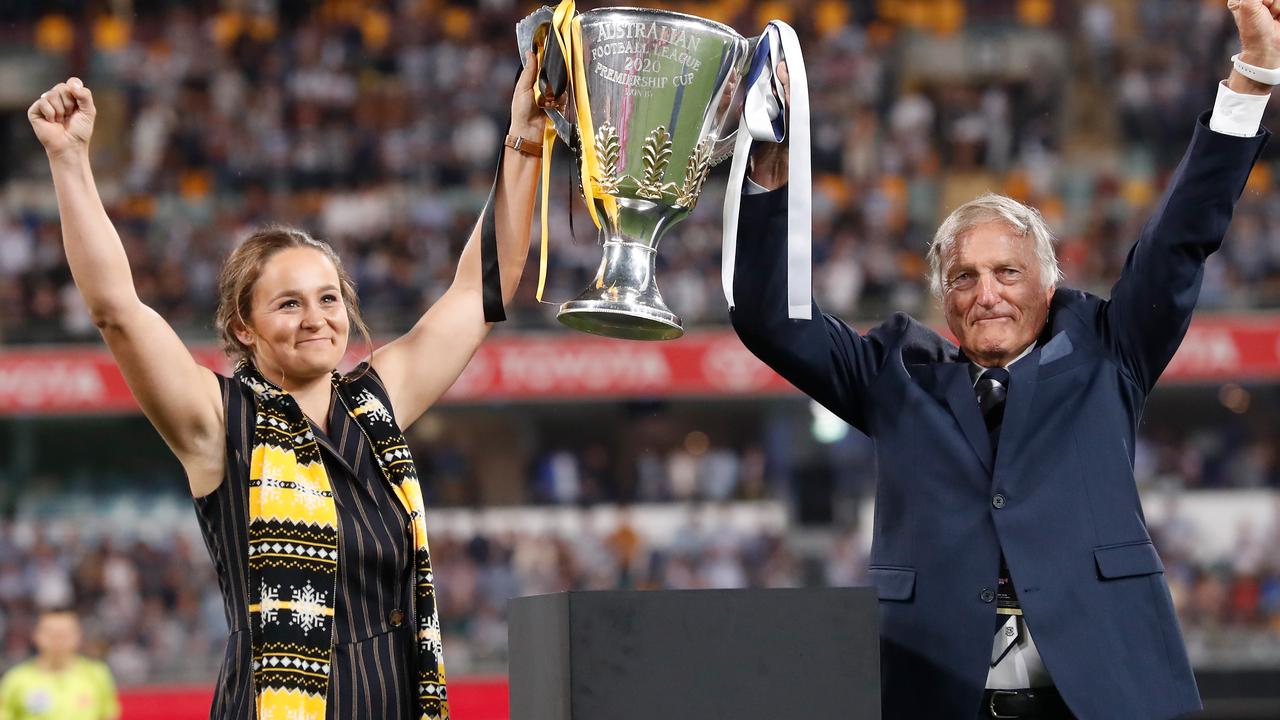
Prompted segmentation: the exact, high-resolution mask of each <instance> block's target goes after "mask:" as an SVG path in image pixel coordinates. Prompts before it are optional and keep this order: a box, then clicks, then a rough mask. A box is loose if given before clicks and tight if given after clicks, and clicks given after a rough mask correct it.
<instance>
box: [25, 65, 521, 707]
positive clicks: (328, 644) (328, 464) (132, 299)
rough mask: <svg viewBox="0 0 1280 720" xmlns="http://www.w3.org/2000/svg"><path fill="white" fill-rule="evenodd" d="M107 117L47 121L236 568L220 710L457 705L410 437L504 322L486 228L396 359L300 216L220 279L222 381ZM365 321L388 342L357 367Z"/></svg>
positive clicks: (131, 365) (217, 541)
mask: <svg viewBox="0 0 1280 720" xmlns="http://www.w3.org/2000/svg"><path fill="white" fill-rule="evenodd" d="M533 67H534V63H531V62H530V63H526V70H525V72H524V73H523V74H522V75H521V77H520V80H519V82H518V83H517V87H516V90H515V94H514V96H513V98H512V104H511V108H512V124H511V128H510V130H509V133H510V137H509V139H510V138H523V139H524V140H525V141H526V142H536V141H537V140H538V139H539V138H540V137H541V135H542V130H543V124H544V120H543V114H542V111H541V110H540V109H539V108H538V107H537V106H535V104H534V102H533V71H532V68H533ZM95 114H96V111H95V108H94V104H93V96H92V94H91V93H90V92H89V89H88V88H86V87H85V86H84V84H83V83H82V82H81V81H80V80H79V79H77V78H70V79H69V80H68V81H67V82H65V83H60V84H58V85H57V86H55V87H53V88H52V89H50V90H49V91H48V92H46V93H44V94H42V95H41V96H40V98H39V99H37V100H36V101H35V103H33V104H32V105H31V108H30V109H29V110H28V112H27V117H28V119H29V120H30V122H31V125H32V128H33V129H34V130H35V133H36V136H37V137H38V138H39V140H40V142H41V143H42V144H43V145H44V148H45V151H46V153H47V154H48V157H49V165H50V168H51V170H52V174H53V182H54V188H55V190H56V192H57V197H58V210H59V214H60V218H61V221H62V233H63V245H64V249H65V251H66V255H67V262H68V265H69V266H70V269H71V274H72V276H73V277H74V279H75V282H76V286H77V288H78V289H79V290H80V293H81V294H82V295H83V297H84V300H85V304H86V306H87V307H88V309H89V312H90V314H91V316H92V317H93V320H94V323H95V324H96V325H97V327H98V328H99V329H100V330H101V332H102V335H103V337H104V338H105V340H106V342H107V345H108V347H109V348H110V349H111V353H112V355H113V356H114V358H115V360H116V362H117V363H118V364H119V365H120V369H121V372H122V373H123V375H124V377H125V380H126V381H127V382H128V384H129V389H130V390H131V391H132V392H133V394H134V397H135V398H137V400H138V404H139V405H140V406H141V407H142V409H143V412H145V413H146V415H147V418H148V419H149V420H151V422H152V424H154V425H155V427H156V429H157V430H158V431H159V432H160V435H161V436H162V437H163V438H164V439H165V442H166V443H167V444H168V445H169V447H170V448H171V449H172V450H173V452H174V454H175V455H177V457H178V459H179V460H180V461H181V462H182V465H183V467H184V469H185V470H186V474H187V479H188V482H189V484H190V488H191V493H192V496H193V497H194V498H195V504H196V510H197V513H198V514H199V516H200V520H201V530H202V532H203V533H204V537H205V542H206V544H207V545H208V548H209V552H210V554H211V555H212V556H213V560H214V566H215V567H216V568H217V570H218V581H219V585H220V588H221V590H222V596H223V602H224V604H225V605H226V611H227V617H228V618H229V620H230V624H231V628H230V629H231V636H230V638H229V640H228V644H227V649H226V654H225V656H224V661H223V667H222V672H221V674H220V676H219V680H218V689H217V692H216V695H215V697H214V706H213V709H212V713H211V715H212V716H213V717H218V718H244V719H246V720H248V719H250V718H255V717H286V716H287V717H295V716H296V717H308V718H355V717H361V718H363V717H370V718H372V717H376V718H387V719H389V720H395V719H400V718H403V719H406V720H407V719H408V718H435V719H440V718H447V717H448V716H449V705H448V697H447V693H446V689H445V673H444V664H443V648H442V647H441V643H440V624H439V619H438V614H437V610H436V602H435V586H434V573H433V572H432V567H431V556H430V553H429V551H428V549H427V538H426V521H425V509H424V507H423V502H422V491H421V488H420V487H419V485H418V477H417V471H416V469H415V467H414V463H413V458H412V457H411V456H410V455H409V452H408V450H407V448H406V445H405V441H404V437H403V436H402V435H401V429H402V428H403V427H405V426H407V425H408V424H410V423H412V422H413V421H414V420H416V419H417V418H418V417H419V416H420V415H422V413H423V412H425V411H426V410H427V408H428V407H430V406H431V405H432V404H433V403H434V402H435V401H436V400H437V399H438V398H439V397H440V396H441V395H443V394H444V392H445V391H446V390H447V389H448V388H449V387H450V386H451V385H452V384H453V382H454V381H455V380H456V379H457V378H458V376H459V375H460V374H461V373H462V370H463V369H464V368H465V367H466V364H467V362H468V361H469V360H470V359H471V357H472V355H473V354H474V353H475V351H476V348H477V347H478V346H479V344H480V342H481V341H482V340H483V339H484V337H485V336H486V334H487V333H488V331H489V328H490V325H489V323H487V322H486V321H485V315H484V310H483V307H484V303H483V302H482V300H483V299H484V290H483V281H482V271H481V259H480V247H479V246H480V236H481V224H480V223H477V225H476V227H475V229H474V231H473V232H472V235H471V238H470V239H469V240H468V242H467V244H466V246H465V247H464V248H463V251H462V256H461V258H460V259H459V261H458V270H457V273H456V275H455V277H454V281H453V283H452V284H451V285H450V287H449V289H448V290H447V291H446V292H445V293H444V295H443V296H442V297H441V298H440V299H438V300H437V301H436V302H435V303H434V304H433V305H432V306H431V308H430V309H429V310H428V311H427V312H426V313H425V314H424V315H423V316H422V318H421V319H419V320H418V322H417V323H416V324H415V325H414V326H413V327H412V328H411V329H410V330H409V331H408V332H406V333H405V334H404V335H402V336H401V337H400V338H398V339H396V340H394V341H393V342H390V343H388V344H386V345H384V346H382V347H380V348H378V349H377V350H376V351H375V350H372V343H371V342H370V340H369V332H368V330H367V329H366V328H365V325H364V322H363V321H362V320H361V318H360V311H359V302H358V300H357V297H356V290H355V286H354V284H353V283H352V281H351V278H350V277H349V276H348V275H347V273H346V271H345V270H344V269H343V266H342V261H341V259H339V257H338V256H337V255H336V254H335V253H334V252H333V250H332V248H330V246H329V245H328V244H327V243H325V242H322V241H319V240H316V239H314V238H312V237H311V236H309V235H308V234H307V233H305V232H303V231H302V230H298V229H295V228H289V227H282V226H270V227H266V228H263V229H261V230H259V231H258V232H256V233H254V234H252V235H250V236H249V237H248V238H246V239H245V240H244V241H243V242H241V243H240V244H239V246H238V247H237V248H236V249H235V251H234V252H232V254H231V256H230V257H229V258H228V259H227V261H226V263H225V265H224V266H223V269H222V273H221V276H220V279H219V307H218V311H217V315H216V319H215V324H216V326H217V329H218V333H219V336H220V337H221V338H222V341H223V345H224V348H225V349H226V351H227V353H228V354H229V355H231V356H232V357H234V358H235V359H236V360H237V361H238V365H237V368H236V372H235V377H233V378H228V377H222V376H219V375H216V374H214V373H213V372H212V371H210V370H209V369H207V368H205V367H203V366H201V365H199V364H197V363H196V361H195V360H194V359H193V357H192V355H191V353H190V352H189V351H188V349H187V348H186V346H185V345H184V344H183V343H182V341H181V339H180V338H179V337H178V335H177V334H176V333H175V332H174V331H173V329H172V328H171V327H170V326H169V324H168V323H167V322H166V321H165V320H164V319H163V318H161V317H160V316H159V314H157V313H156V312H154V311H153V310H151V309H150V308H148V307H147V306H145V305H144V304H143V303H142V302H141V301H140V300H139V298H138V294H137V291H136V289H135V287H134V284H133V277H132V272H131V270H130V268H129V258H128V257H127V255H126V253H125V250H124V247H123V246H122V244H121V242H120V237H119V235H118V234H117V233H116V230H115V227H114V226H113V225H112V223H111V220H110V218H109V217H108V216H107V213H106V210H105V209H104V207H103V204H102V201H101V199H100V198H99V197H98V192H97V188H96V185H95V182H94V179H93V172H92V169H91V167H90V163H89V140H90V138H91V136H92V134H93V124H94V117H95ZM507 145H508V147H512V146H519V145H520V143H518V142H508V143H507ZM503 152H505V153H506V157H505V158H504V163H503V164H502V165H501V166H500V167H502V168H503V169H502V171H501V177H500V178H499V180H498V183H497V186H496V187H497V192H496V196H495V198H494V206H493V211H494V214H493V218H494V230H495V235H496V240H497V246H498V250H497V256H498V257H497V259H498V264H499V269H500V280H501V283H500V285H501V297H502V300H503V301H504V302H507V301H509V300H510V299H511V296H512V295H513V294H514V292H515V289H516V287H517V285H518V284H519V281H520V276H521V273H522V272H523V268H524V263H525V259H526V258H527V256H528V254H529V226H530V223H531V220H532V215H533V195H534V191H535V189H536V184H537V166H538V163H537V160H536V159H535V158H534V157H532V156H530V155H526V154H524V153H520V152H517V151H515V150H510V149H504V151H503ZM353 326H354V327H355V328H356V329H357V330H358V331H359V333H360V335H361V336H362V338H363V340H364V343H365V345H366V346H367V347H369V348H370V350H371V351H370V354H369V359H368V361H367V362H365V363H362V364H361V365H360V366H359V367H357V368H356V369H355V370H354V371H353V372H351V373H350V374H348V375H342V374H340V373H338V372H337V370H336V369H335V368H336V366H337V364H338V362H339V361H340V360H341V359H342V357H343V356H344V355H345V354H346V351H347V345H348V341H349V337H350V333H351V328H352V327H353ZM428 357H429V358H431V362H430V363H425V362H423V359H424V358H428ZM300 668H301V669H302V670H303V671H299V669H300Z"/></svg>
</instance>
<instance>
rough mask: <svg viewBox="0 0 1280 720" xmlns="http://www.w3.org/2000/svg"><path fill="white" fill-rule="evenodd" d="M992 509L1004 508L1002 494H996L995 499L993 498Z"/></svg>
mask: <svg viewBox="0 0 1280 720" xmlns="http://www.w3.org/2000/svg"><path fill="white" fill-rule="evenodd" d="M991 507H993V508H995V509H997V510H999V509H1000V508H1002V507H1004V495H1001V494H1000V493H996V494H995V497H993V498H991Z"/></svg>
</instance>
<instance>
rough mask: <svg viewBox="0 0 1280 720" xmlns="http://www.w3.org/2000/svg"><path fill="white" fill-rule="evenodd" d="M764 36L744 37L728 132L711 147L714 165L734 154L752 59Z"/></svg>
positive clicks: (730, 105)
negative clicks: (743, 49)
mask: <svg viewBox="0 0 1280 720" xmlns="http://www.w3.org/2000/svg"><path fill="white" fill-rule="evenodd" d="M763 38H764V36H763V35H756V36H755V37H749V38H743V39H742V41H743V43H744V45H745V48H746V49H745V51H744V52H743V53H742V54H741V57H740V59H739V61H738V65H737V67H736V68H734V74H735V75H736V78H735V82H734V89H733V94H732V100H731V101H730V103H729V107H730V108H731V109H730V111H729V114H728V122H727V123H726V128H725V129H726V130H728V133H727V134H725V135H724V136H722V137H721V138H720V139H719V140H717V141H716V142H715V144H714V145H713V146H712V148H711V165H712V167H715V166H716V165H719V164H720V163H722V162H724V161H725V160H728V159H729V157H731V156H732V155H733V150H734V147H735V146H736V144H737V142H738V132H739V130H738V118H739V117H740V116H741V115H742V106H743V104H744V103H745V102H746V97H747V82H746V81H747V73H748V72H750V70H751V59H752V58H754V57H755V55H756V47H757V46H758V45H759V44H760V41H761V40H762V39H763Z"/></svg>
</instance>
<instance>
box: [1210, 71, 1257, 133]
mask: <svg viewBox="0 0 1280 720" xmlns="http://www.w3.org/2000/svg"><path fill="white" fill-rule="evenodd" d="M1269 99H1271V94H1270V93H1268V94H1266V95H1249V94H1246V93H1238V92H1236V91H1234V90H1232V89H1231V88H1229V87H1227V81H1226V80H1223V81H1222V82H1221V83H1219V84H1218V99H1217V101H1215V102H1214V103H1213V115H1212V116H1210V117H1209V129H1210V130H1212V131H1214V132H1219V133H1222V134H1223V135H1235V136H1236V137H1253V136H1254V135H1257V134H1258V128H1259V127H1262V113H1263V112H1265V111H1266V109H1267V100H1269Z"/></svg>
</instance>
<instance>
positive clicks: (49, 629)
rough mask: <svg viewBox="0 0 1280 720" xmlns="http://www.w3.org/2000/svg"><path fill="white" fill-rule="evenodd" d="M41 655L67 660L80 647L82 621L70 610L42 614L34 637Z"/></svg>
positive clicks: (52, 658) (51, 658)
mask: <svg viewBox="0 0 1280 720" xmlns="http://www.w3.org/2000/svg"><path fill="white" fill-rule="evenodd" d="M32 639H33V640H34V641H35V644H36V651H37V652H39V654H40V656H41V657H43V658H47V659H50V660H65V659H67V658H69V657H71V656H72V655H75V654H76V652H77V651H78V650H79V649H80V621H79V620H77V619H76V616H75V615H73V614H71V613H69V612H50V613H45V614H43V615H41V616H40V619H39V620H38V621H37V622H36V630H35V634H34V637H33V638H32Z"/></svg>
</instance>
